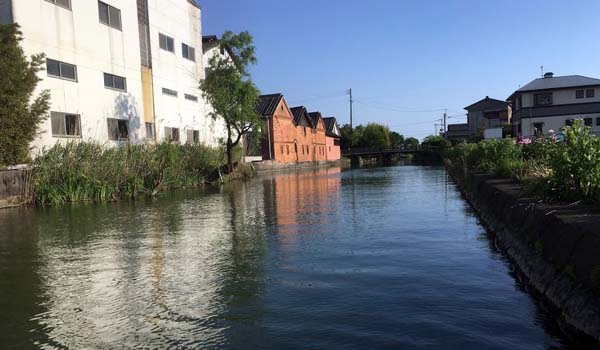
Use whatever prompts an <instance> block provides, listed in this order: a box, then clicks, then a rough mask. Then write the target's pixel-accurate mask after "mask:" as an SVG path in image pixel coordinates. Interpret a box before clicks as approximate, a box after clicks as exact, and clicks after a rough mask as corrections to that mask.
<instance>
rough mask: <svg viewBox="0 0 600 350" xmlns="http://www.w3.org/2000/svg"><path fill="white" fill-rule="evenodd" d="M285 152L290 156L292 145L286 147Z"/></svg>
mask: <svg viewBox="0 0 600 350" xmlns="http://www.w3.org/2000/svg"><path fill="white" fill-rule="evenodd" d="M285 151H286V153H287V154H290V145H285Z"/></svg>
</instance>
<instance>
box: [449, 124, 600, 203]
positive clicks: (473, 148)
mask: <svg viewBox="0 0 600 350" xmlns="http://www.w3.org/2000/svg"><path fill="white" fill-rule="evenodd" d="M563 133H564V135H565V139H566V141H565V142H556V141H555V140H552V139H541V140H537V141H536V142H533V143H531V144H524V145H519V144H516V143H515V142H514V141H513V140H510V139H503V140H501V141H498V140H486V141H482V142H479V143H477V144H467V143H461V144H458V145H456V146H454V147H452V148H450V149H448V150H447V151H446V152H445V154H444V155H445V157H446V159H448V160H449V161H450V163H451V166H452V168H453V169H454V170H455V171H460V172H462V173H464V174H466V172H467V171H468V170H479V171H483V172H487V173H492V174H495V175H498V176H504V177H512V178H514V179H516V180H519V181H521V182H523V183H525V184H526V185H527V186H529V187H530V189H531V190H533V191H535V192H538V193H540V194H544V195H546V196H547V197H549V198H554V199H559V200H569V201H578V200H582V201H584V202H587V203H596V204H600V139H599V138H598V137H596V136H595V135H593V134H592V132H591V129H590V128H589V127H585V126H584V124H583V121H582V120H576V121H575V123H574V124H573V125H572V126H568V127H565V128H564V129H563Z"/></svg>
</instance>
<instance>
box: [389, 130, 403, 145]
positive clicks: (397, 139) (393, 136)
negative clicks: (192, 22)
mask: <svg viewBox="0 0 600 350" xmlns="http://www.w3.org/2000/svg"><path fill="white" fill-rule="evenodd" d="M390 142H391V146H392V147H400V146H402V145H403V144H404V135H401V134H399V133H397V132H395V131H392V132H391V133H390Z"/></svg>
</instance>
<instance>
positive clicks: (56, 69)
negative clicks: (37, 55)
mask: <svg viewBox="0 0 600 350" xmlns="http://www.w3.org/2000/svg"><path fill="white" fill-rule="evenodd" d="M46 71H47V72H48V76H50V77H56V78H61V79H65V80H72V81H77V66H75V65H73V64H69V63H65V62H60V61H56V60H52V59H50V58H47V59H46Z"/></svg>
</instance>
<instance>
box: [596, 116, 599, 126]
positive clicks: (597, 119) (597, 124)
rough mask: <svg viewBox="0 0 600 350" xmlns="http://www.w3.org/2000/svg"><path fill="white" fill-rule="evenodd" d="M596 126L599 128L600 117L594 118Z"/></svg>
mask: <svg viewBox="0 0 600 350" xmlns="http://www.w3.org/2000/svg"><path fill="white" fill-rule="evenodd" d="M596 126H600V117H598V118H596Z"/></svg>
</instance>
